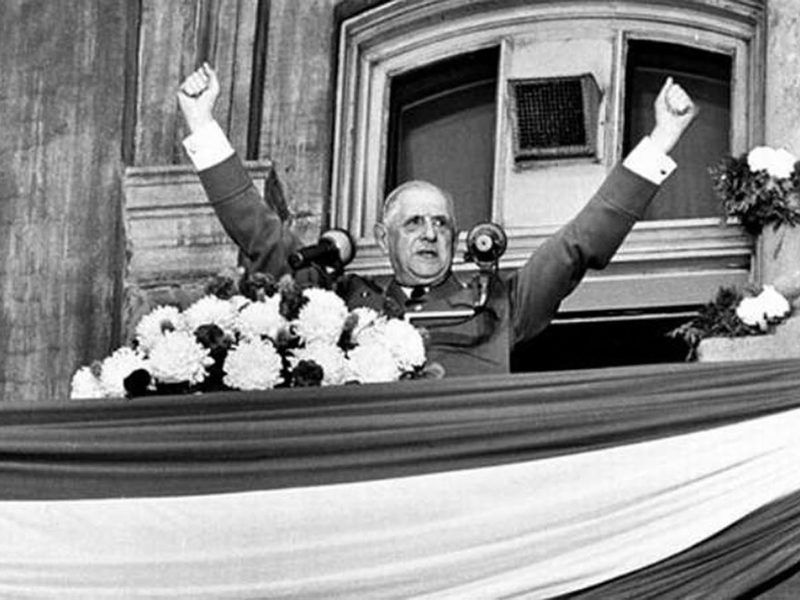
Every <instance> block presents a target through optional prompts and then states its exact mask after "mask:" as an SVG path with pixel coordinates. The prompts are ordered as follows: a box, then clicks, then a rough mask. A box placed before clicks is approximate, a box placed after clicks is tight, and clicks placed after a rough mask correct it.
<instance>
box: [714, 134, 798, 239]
mask: <svg viewBox="0 0 800 600" xmlns="http://www.w3.org/2000/svg"><path fill="white" fill-rule="evenodd" d="M710 173H711V177H712V180H713V185H714V191H715V192H716V193H717V196H718V197H719V199H720V201H721V202H722V207H723V210H724V211H725V214H726V215H727V216H730V217H738V218H739V220H740V222H741V223H742V226H743V227H744V228H745V229H746V230H747V231H749V232H750V233H752V234H754V235H756V234H758V233H760V232H761V230H762V229H763V228H764V227H766V226H767V225H773V226H775V227H777V226H778V225H780V224H788V225H796V224H797V223H800V169H799V168H798V162H797V158H796V157H795V156H794V155H793V154H791V153H790V152H788V151H787V150H784V149H782V148H781V149H775V148H770V147H769V146H758V147H756V148H753V149H752V150H751V151H750V152H748V153H747V154H742V155H741V156H739V157H727V158H725V159H724V160H723V161H722V162H721V163H720V164H719V165H717V166H716V167H712V168H711V169H710Z"/></svg>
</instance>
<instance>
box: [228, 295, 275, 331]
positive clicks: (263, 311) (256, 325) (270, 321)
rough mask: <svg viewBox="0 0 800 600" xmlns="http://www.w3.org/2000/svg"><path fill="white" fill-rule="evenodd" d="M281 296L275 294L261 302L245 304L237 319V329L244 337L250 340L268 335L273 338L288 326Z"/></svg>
mask: <svg viewBox="0 0 800 600" xmlns="http://www.w3.org/2000/svg"><path fill="white" fill-rule="evenodd" d="M280 304H281V298H280V295H278V294H275V295H274V296H270V297H269V298H266V299H265V300H263V301H261V302H252V303H250V304H248V305H247V306H245V307H244V308H243V309H242V310H241V312H240V313H239V316H238V317H237V319H236V329H238V331H239V333H241V335H242V337H244V338H245V339H249V340H255V339H261V337H262V336H267V337H269V338H272V339H273V340H274V339H275V338H276V336H277V335H278V331H280V330H281V329H283V328H284V327H286V326H287V322H286V319H284V318H283V316H282V315H281V313H280Z"/></svg>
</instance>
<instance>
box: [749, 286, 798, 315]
mask: <svg viewBox="0 0 800 600" xmlns="http://www.w3.org/2000/svg"><path fill="white" fill-rule="evenodd" d="M756 298H757V299H758V300H759V302H760V303H761V307H762V309H763V311H764V316H765V317H766V318H767V320H769V321H774V320H777V319H782V318H783V317H785V316H786V315H788V314H789V313H790V312H791V310H792V307H791V305H790V304H789V301H788V300H787V299H786V298H784V297H783V295H782V294H781V293H780V292H779V291H778V290H776V289H775V287H774V286H772V285H765V286H764V289H763V290H762V291H761V293H760V294H759V295H758V296H757V297H756Z"/></svg>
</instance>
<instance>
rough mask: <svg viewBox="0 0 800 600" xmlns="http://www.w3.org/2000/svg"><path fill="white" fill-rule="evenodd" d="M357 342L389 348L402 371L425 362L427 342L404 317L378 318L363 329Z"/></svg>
mask: <svg viewBox="0 0 800 600" xmlns="http://www.w3.org/2000/svg"><path fill="white" fill-rule="evenodd" d="M355 342H356V343H357V344H359V345H361V344H365V345H373V344H380V345H382V346H384V347H385V348H386V349H388V350H389V351H390V352H391V354H392V357H393V359H394V361H395V363H396V365H397V368H398V369H400V370H401V371H412V370H413V369H414V368H415V367H421V366H422V365H424V364H425V343H424V341H423V339H422V335H420V333H419V331H418V330H417V328H416V327H414V326H413V325H412V324H411V323H408V322H407V321H404V320H402V319H378V320H376V321H374V322H373V323H372V324H371V325H370V326H369V327H367V328H365V329H362V330H361V331H360V332H359V334H358V336H357V337H356V338H355Z"/></svg>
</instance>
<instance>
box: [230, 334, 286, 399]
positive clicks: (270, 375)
mask: <svg viewBox="0 0 800 600" xmlns="http://www.w3.org/2000/svg"><path fill="white" fill-rule="evenodd" d="M282 366H283V364H282V360H281V357H280V355H279V354H278V352H277V350H275V346H273V345H272V343H271V342H269V341H262V340H247V341H243V342H241V343H240V344H239V345H238V346H236V347H235V348H233V349H231V350H230V351H229V352H228V356H227V357H226V358H225V365H224V366H223V371H224V372H225V377H224V378H223V381H224V382H225V385H227V386H229V387H232V388H235V389H239V390H267V389H270V388H273V387H275V386H276V385H277V384H279V383H281V381H282V380H283V379H282V377H281V368H282Z"/></svg>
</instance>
